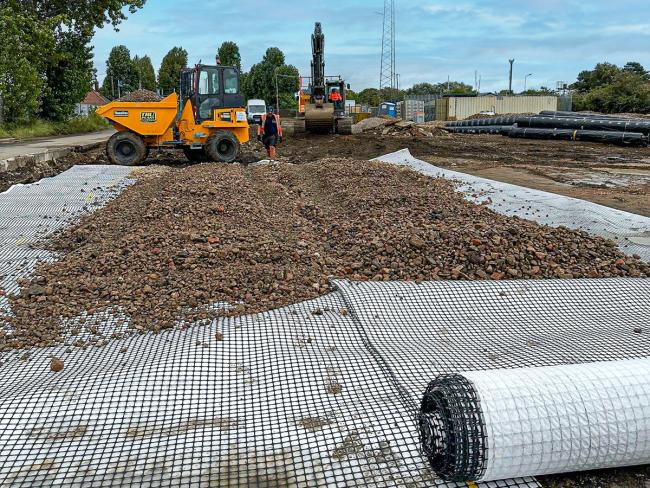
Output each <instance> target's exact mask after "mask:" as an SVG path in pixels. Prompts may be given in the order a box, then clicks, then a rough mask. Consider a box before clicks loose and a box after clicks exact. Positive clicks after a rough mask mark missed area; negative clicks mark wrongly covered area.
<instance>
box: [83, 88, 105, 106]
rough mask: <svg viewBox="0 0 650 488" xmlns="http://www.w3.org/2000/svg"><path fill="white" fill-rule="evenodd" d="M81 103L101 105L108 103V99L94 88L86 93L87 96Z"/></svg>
mask: <svg viewBox="0 0 650 488" xmlns="http://www.w3.org/2000/svg"><path fill="white" fill-rule="evenodd" d="M81 103H83V104H85V105H94V106H95V107H99V106H101V105H106V104H107V103H108V100H106V99H105V98H104V97H103V96H101V95H100V93H99V92H97V91H94V90H93V91H89V92H88V93H86V98H84V100H83V102H81Z"/></svg>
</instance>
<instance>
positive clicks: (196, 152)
mask: <svg viewBox="0 0 650 488" xmlns="http://www.w3.org/2000/svg"><path fill="white" fill-rule="evenodd" d="M183 153H185V157H186V158H187V160H188V161H190V162H192V163H205V162H206V161H207V160H208V155H207V154H206V153H205V149H202V148H201V149H191V148H189V147H184V148H183Z"/></svg>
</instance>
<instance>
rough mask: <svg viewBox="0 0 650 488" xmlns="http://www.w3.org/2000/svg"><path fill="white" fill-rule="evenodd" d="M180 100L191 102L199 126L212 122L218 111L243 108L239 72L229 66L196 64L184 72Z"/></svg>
mask: <svg viewBox="0 0 650 488" xmlns="http://www.w3.org/2000/svg"><path fill="white" fill-rule="evenodd" d="M181 97H182V100H183V103H185V102H187V100H190V101H191V103H192V108H193V112H194V120H195V122H196V123H197V124H200V123H201V122H203V121H205V120H213V119H214V113H215V110H218V109H224V108H238V107H244V106H245V103H244V96H243V95H242V94H241V93H240V87H239V71H238V70H237V69H236V68H232V67H227V66H208V65H204V64H197V65H196V66H195V67H194V68H189V69H184V70H183V71H182V72H181Z"/></svg>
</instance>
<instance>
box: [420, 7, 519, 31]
mask: <svg viewBox="0 0 650 488" xmlns="http://www.w3.org/2000/svg"><path fill="white" fill-rule="evenodd" d="M424 10H425V11H426V12H429V13H431V14H434V15H454V16H465V17H467V19H468V20H472V18H477V19H479V20H481V21H483V22H485V23H486V24H492V25H509V26H514V27H519V26H521V25H523V24H524V23H525V22H526V17H524V16H522V15H516V14H512V13H510V14H507V13H502V12H498V11H495V10H488V9H485V8H480V7H476V6H474V5H468V4H455V5H444V4H440V3H430V4H429V5H425V6H424Z"/></svg>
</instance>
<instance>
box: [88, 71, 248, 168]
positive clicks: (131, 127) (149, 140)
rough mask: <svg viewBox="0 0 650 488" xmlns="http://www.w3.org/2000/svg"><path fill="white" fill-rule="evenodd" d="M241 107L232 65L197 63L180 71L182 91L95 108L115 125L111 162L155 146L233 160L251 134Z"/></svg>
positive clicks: (131, 161)
mask: <svg viewBox="0 0 650 488" xmlns="http://www.w3.org/2000/svg"><path fill="white" fill-rule="evenodd" d="M244 107H245V104H244V97H243V96H242V95H241V92H240V80H239V71H238V70H237V69H236V68H232V67H227V66H207V65H203V64H199V65H196V66H195V67H194V68H188V69H184V70H182V71H181V83H180V96H179V95H177V94H176V93H173V94H171V95H169V96H168V97H166V98H164V99H162V100H161V101H159V102H121V101H119V100H116V101H114V102H111V103H109V104H107V105H104V106H102V107H100V108H99V109H97V114H98V115H101V116H102V117H104V118H106V119H107V120H109V121H110V122H111V123H112V124H113V127H115V129H116V130H117V132H116V133H115V134H113V135H112V136H111V138H110V139H109V140H108V142H107V144H106V153H107V155H108V159H109V160H110V161H111V162H112V163H113V164H120V165H129V166H131V165H136V164H139V163H141V162H142V161H144V160H145V159H146V158H147V155H148V154H149V150H150V149H154V148H165V149H174V148H175V149H180V150H182V151H183V152H184V153H185V156H186V157H187V159H189V160H190V161H194V162H201V161H220V162H224V163H231V162H233V161H235V160H236V159H237V157H238V155H239V152H240V147H241V144H244V143H245V142H247V141H248V139H249V132H248V121H247V120H246V109H245V108H244Z"/></svg>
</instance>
